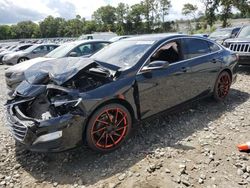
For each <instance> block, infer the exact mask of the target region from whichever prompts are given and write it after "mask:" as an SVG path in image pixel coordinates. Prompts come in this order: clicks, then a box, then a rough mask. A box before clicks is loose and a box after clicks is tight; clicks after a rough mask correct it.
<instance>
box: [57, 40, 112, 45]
mask: <svg viewBox="0 0 250 188" xmlns="http://www.w3.org/2000/svg"><path fill="white" fill-rule="evenodd" d="M94 42H106V43H110V41H108V40H96V39H93V40H76V41H71V42H66V43H63V44H62V45H67V44H74V45H80V44H84V43H94Z"/></svg>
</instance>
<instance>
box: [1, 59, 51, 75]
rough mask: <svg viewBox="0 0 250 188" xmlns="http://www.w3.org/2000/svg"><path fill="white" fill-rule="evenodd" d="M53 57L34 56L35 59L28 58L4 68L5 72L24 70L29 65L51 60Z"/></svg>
mask: <svg viewBox="0 0 250 188" xmlns="http://www.w3.org/2000/svg"><path fill="white" fill-rule="evenodd" d="M51 59H53V58H46V57H38V58H35V59H31V60H28V61H24V62H22V63H19V64H16V65H14V66H12V67H10V68H8V69H7V70H6V73H13V72H15V73H17V72H24V71H26V70H27V69H28V68H29V67H31V66H33V65H35V64H37V63H41V62H44V61H47V60H51Z"/></svg>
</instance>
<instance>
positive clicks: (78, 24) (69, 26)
mask: <svg viewBox="0 0 250 188" xmlns="http://www.w3.org/2000/svg"><path fill="white" fill-rule="evenodd" d="M84 22H85V20H82V19H81V16H79V15H77V16H76V18H74V19H71V20H68V21H67V22H66V27H65V36H67V37H79V36H80V35H82V34H83V32H84Z"/></svg>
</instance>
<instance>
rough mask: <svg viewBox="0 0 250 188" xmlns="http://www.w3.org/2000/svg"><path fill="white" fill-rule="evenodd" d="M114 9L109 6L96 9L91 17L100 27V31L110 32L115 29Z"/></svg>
mask: <svg viewBox="0 0 250 188" xmlns="http://www.w3.org/2000/svg"><path fill="white" fill-rule="evenodd" d="M115 13H116V9H115V8H114V7H112V6H110V5H107V6H103V7H100V8H98V9H97V10H96V11H95V12H94V13H93V15H92V18H93V19H94V20H95V21H96V22H97V24H98V25H99V26H100V28H99V30H100V31H110V30H114V28H115V21H116V14H115Z"/></svg>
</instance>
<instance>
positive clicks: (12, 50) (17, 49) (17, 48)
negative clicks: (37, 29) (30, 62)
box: [0, 44, 32, 64]
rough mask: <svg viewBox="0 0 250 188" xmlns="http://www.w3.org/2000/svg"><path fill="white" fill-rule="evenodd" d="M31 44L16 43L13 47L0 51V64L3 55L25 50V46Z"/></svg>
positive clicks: (27, 46)
mask: <svg viewBox="0 0 250 188" xmlns="http://www.w3.org/2000/svg"><path fill="white" fill-rule="evenodd" d="M31 46H32V44H21V45H17V46H16V47H15V48H13V49H10V50H5V51H3V52H1V53H0V64H2V63H3V57H4V56H5V55H7V54H11V53H13V52H19V51H23V50H26V49H27V48H29V47H31Z"/></svg>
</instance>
